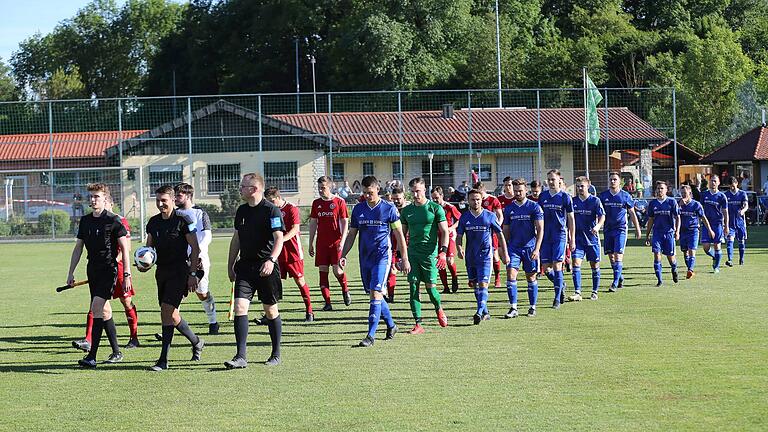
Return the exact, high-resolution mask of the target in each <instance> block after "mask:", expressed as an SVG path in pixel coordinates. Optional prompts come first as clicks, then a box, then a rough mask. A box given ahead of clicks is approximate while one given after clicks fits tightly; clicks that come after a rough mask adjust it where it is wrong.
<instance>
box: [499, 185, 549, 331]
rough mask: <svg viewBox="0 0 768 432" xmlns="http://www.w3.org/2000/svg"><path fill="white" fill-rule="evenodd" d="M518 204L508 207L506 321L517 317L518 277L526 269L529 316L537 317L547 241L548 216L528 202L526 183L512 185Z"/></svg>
mask: <svg viewBox="0 0 768 432" xmlns="http://www.w3.org/2000/svg"><path fill="white" fill-rule="evenodd" d="M512 193H513V198H514V201H512V202H511V203H510V204H508V205H507V206H506V207H504V227H503V228H504V237H505V238H506V239H507V243H506V246H507V247H506V249H507V251H508V255H509V264H507V296H508V297H509V306H510V307H509V312H507V313H506V315H504V316H505V317H506V318H515V317H517V315H518V313H517V273H518V271H519V270H520V266H521V265H522V267H523V271H524V272H525V277H526V279H527V281H528V303H529V304H530V307H529V308H528V316H529V317H535V316H536V300H537V299H538V296H539V282H538V281H537V280H536V274H537V273H538V264H539V251H540V250H541V243H542V241H543V239H544V212H543V211H542V210H541V207H539V205H538V204H537V203H536V202H534V201H532V200H530V199H528V198H526V196H525V195H526V182H525V180H523V179H521V178H519V179H515V180H513V181H512Z"/></svg>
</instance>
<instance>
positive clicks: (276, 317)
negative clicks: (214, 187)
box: [224, 173, 283, 369]
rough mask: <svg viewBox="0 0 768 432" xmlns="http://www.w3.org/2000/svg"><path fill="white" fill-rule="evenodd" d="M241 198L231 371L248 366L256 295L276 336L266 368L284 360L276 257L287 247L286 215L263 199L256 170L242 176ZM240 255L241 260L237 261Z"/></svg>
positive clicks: (233, 258) (234, 248)
mask: <svg viewBox="0 0 768 432" xmlns="http://www.w3.org/2000/svg"><path fill="white" fill-rule="evenodd" d="M240 196H241V197H242V198H243V200H245V201H246V204H243V205H241V206H240V207H238V209H237V213H236V214H235V233H234V235H232V241H231V242H230V243H229V261H228V262H227V269H228V270H229V280H230V281H232V282H235V341H236V342H237V354H235V357H234V358H232V360H229V361H226V362H224V366H226V367H227V369H240V368H244V367H246V366H248V361H247V357H246V350H247V348H246V343H247V340H248V306H249V305H250V303H251V299H253V295H254V294H258V297H259V301H261V303H262V305H263V307H264V314H265V315H266V317H265V320H266V323H267V326H268V327H269V337H270V339H271V340H272V354H271V355H270V356H269V358H268V359H267V361H266V362H265V364H266V365H268V366H275V365H278V364H280V338H281V337H282V333H283V321H282V320H281V319H280V312H279V311H278V310H277V302H278V301H279V300H280V299H282V297H283V285H282V282H281V281H280V269H279V268H278V266H277V258H278V256H280V250H282V248H283V218H282V215H281V214H280V209H279V208H277V207H276V206H275V205H274V204H272V203H271V202H269V201H267V200H265V199H264V178H263V177H262V176H260V175H259V174H256V173H250V174H246V175H244V176H243V180H242V181H241V182H240ZM238 256H239V259H238Z"/></svg>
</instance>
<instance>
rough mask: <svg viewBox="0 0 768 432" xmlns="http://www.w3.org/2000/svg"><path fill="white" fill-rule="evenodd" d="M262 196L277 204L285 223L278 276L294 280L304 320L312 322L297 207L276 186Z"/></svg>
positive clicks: (313, 315)
mask: <svg viewBox="0 0 768 432" xmlns="http://www.w3.org/2000/svg"><path fill="white" fill-rule="evenodd" d="M264 198H266V199H267V200H269V201H270V202H271V203H272V204H274V205H275V206H277V208H279V209H280V213H282V215H283V224H284V225H285V232H284V234H283V250H282V251H280V256H279V257H278V259H277V262H278V267H280V278H281V279H287V278H288V276H290V277H292V278H293V280H294V282H296V286H297V287H299V292H301V298H302V299H303V300H304V308H305V313H304V321H305V322H312V321H314V320H315V314H314V313H312V300H311V298H310V296H309V286H308V285H307V281H306V280H304V248H303V247H302V246H301V237H300V232H301V217H300V215H299V208H298V207H296V206H295V205H293V204H291V203H289V202H287V201H286V200H284V199H283V197H281V196H280V189H278V188H276V187H270V188H267V190H266V191H265V192H264Z"/></svg>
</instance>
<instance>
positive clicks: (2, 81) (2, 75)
mask: <svg viewBox="0 0 768 432" xmlns="http://www.w3.org/2000/svg"><path fill="white" fill-rule="evenodd" d="M10 71H11V69H10V68H9V67H8V66H7V65H6V64H5V62H3V59H2V58H0V101H13V100H18V99H19V91H18V89H17V88H16V83H15V82H14V80H13V77H11V75H10Z"/></svg>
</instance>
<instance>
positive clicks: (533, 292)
mask: <svg viewBox="0 0 768 432" xmlns="http://www.w3.org/2000/svg"><path fill="white" fill-rule="evenodd" d="M538 298H539V281H533V282H528V303H530V304H531V306H536V301H537V300H538Z"/></svg>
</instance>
